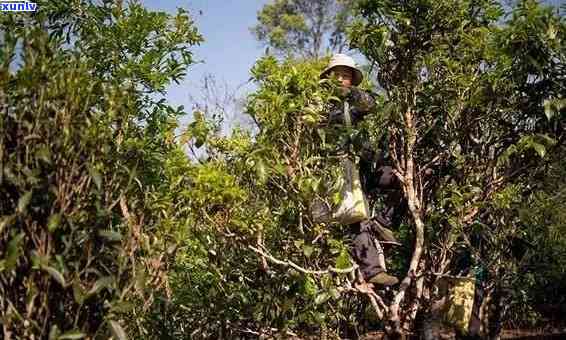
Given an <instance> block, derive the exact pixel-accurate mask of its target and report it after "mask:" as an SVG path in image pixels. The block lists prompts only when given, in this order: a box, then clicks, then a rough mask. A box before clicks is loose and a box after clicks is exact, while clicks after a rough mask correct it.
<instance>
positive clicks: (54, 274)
mask: <svg viewBox="0 0 566 340" xmlns="http://www.w3.org/2000/svg"><path fill="white" fill-rule="evenodd" d="M43 269H44V270H45V271H46V272H48V273H49V275H51V277H52V278H53V279H54V280H55V281H57V282H58V283H59V284H60V285H61V286H62V287H65V277H64V276H63V274H61V273H60V272H59V271H58V270H57V269H55V268H53V267H50V266H44V267H43Z"/></svg>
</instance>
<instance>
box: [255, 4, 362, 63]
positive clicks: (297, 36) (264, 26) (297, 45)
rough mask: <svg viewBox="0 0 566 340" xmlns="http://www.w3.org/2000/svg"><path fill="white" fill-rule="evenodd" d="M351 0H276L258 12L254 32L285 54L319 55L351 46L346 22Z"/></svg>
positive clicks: (275, 49)
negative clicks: (346, 30)
mask: <svg viewBox="0 0 566 340" xmlns="http://www.w3.org/2000/svg"><path fill="white" fill-rule="evenodd" d="M352 7H353V1H351V0H275V1H272V2H270V3H268V4H266V5H265V6H264V7H263V8H262V9H261V10H260V11H259V13H258V15H257V19H258V24H257V25H256V26H254V27H252V29H251V31H252V33H253V34H254V36H255V37H256V39H257V40H258V41H260V42H262V43H264V44H265V45H266V46H268V47H269V48H273V50H274V51H275V52H276V53H278V54H281V55H294V56H302V57H319V56H321V54H323V53H325V52H327V51H328V50H330V51H333V52H342V51H343V50H344V49H345V48H346V46H347V39H346V34H345V28H346V24H347V23H348V21H349V19H350V18H351V11H352Z"/></svg>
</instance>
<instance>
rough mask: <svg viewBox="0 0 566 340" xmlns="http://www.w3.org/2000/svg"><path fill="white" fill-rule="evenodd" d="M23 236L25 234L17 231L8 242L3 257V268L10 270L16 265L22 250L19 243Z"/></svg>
mask: <svg viewBox="0 0 566 340" xmlns="http://www.w3.org/2000/svg"><path fill="white" fill-rule="evenodd" d="M24 237H25V234H24V233H23V232H22V233H19V234H18V235H16V236H15V237H14V238H13V239H12V240H11V241H10V242H9V243H8V250H7V251H6V257H5V259H4V266H3V267H4V270H7V271H11V270H12V269H14V268H15V267H16V264H17V263H18V259H19V258H20V256H21V255H22V252H23V251H22V248H21V243H22V240H23V239H24Z"/></svg>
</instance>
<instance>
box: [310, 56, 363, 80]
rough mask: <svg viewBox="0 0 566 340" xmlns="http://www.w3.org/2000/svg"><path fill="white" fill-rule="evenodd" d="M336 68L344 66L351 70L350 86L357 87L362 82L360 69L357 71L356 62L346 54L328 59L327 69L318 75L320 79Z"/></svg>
mask: <svg viewBox="0 0 566 340" xmlns="http://www.w3.org/2000/svg"><path fill="white" fill-rule="evenodd" d="M336 66H346V67H349V68H351V69H352V75H353V78H352V85H354V86H357V85H359V84H360V83H361V82H362V79H363V78H364V76H363V74H362V71H360V69H358V65H357V64H356V62H355V61H354V59H352V57H350V56H349V55H346V54H341V53H338V54H335V55H333V56H332V58H330V62H328V67H326V68H325V69H324V71H322V73H321V74H320V78H321V79H322V78H327V77H328V75H329V74H330V72H331V71H332V69H333V68H335V67H336Z"/></svg>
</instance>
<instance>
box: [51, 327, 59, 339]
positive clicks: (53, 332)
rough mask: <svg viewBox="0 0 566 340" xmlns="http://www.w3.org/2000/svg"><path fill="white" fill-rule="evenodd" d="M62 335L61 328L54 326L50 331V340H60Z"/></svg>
mask: <svg viewBox="0 0 566 340" xmlns="http://www.w3.org/2000/svg"><path fill="white" fill-rule="evenodd" d="M60 333H61V331H59V327H57V325H53V326H52V327H51V330H50V331H49V340H57V339H59V334H60Z"/></svg>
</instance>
